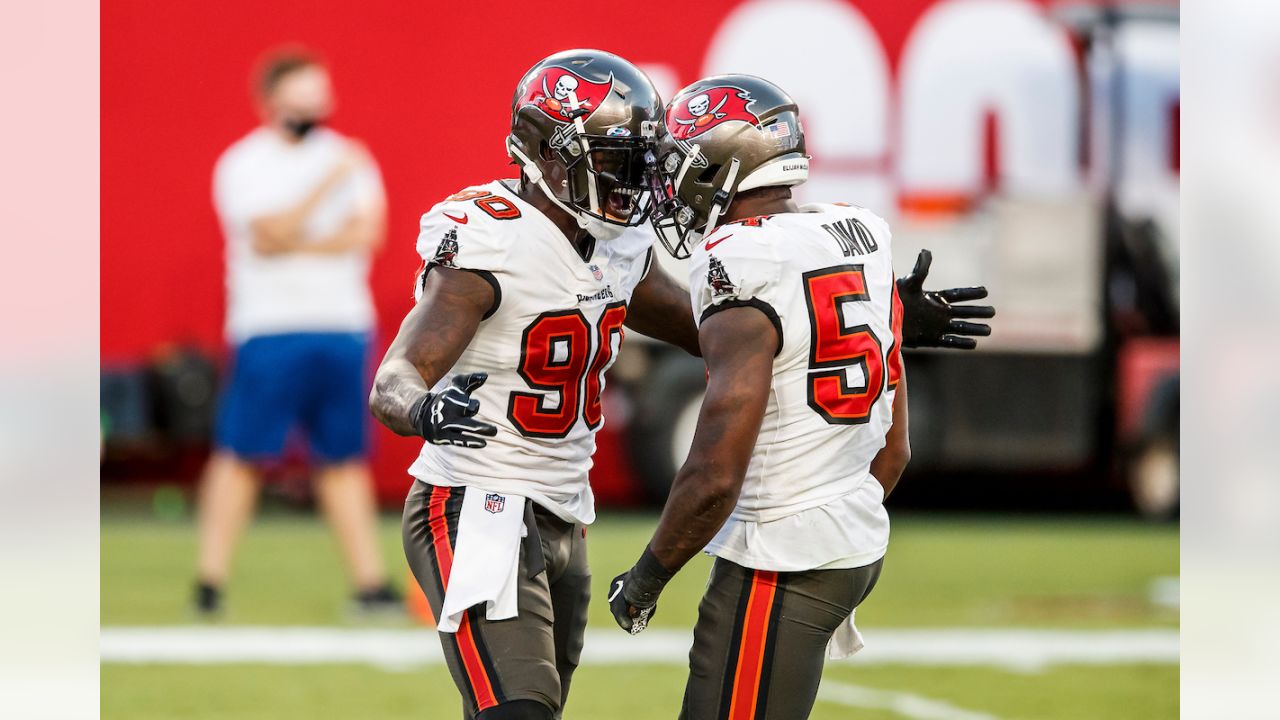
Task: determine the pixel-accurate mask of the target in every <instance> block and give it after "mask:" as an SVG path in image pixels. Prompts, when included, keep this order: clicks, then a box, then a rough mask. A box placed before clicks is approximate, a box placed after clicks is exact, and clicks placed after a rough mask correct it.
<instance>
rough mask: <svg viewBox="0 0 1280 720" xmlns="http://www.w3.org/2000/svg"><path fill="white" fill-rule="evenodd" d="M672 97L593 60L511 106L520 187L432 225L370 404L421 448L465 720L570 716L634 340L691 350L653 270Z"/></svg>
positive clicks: (437, 215) (542, 78)
mask: <svg viewBox="0 0 1280 720" xmlns="http://www.w3.org/2000/svg"><path fill="white" fill-rule="evenodd" d="M662 112H663V106H662V100H661V99H660V98H659V96H658V93H657V91H656V90H655V89H654V87H653V85H652V84H651V83H650V81H649V79H648V78H647V77H646V76H645V75H644V73H642V72H641V71H640V70H639V69H637V68H636V67H635V66H633V65H632V64H630V63H628V62H627V61H625V60H623V59H621V58H619V57H616V56H614V55H611V54H609V53H606V52H600V51H597V50H572V51H567V52H562V53H558V54H555V55H552V56H550V57H548V58H546V59H544V60H542V61H541V62H539V63H537V64H536V65H534V66H533V68H532V69H530V70H529V71H528V73H526V74H525V76H524V77H523V78H522V79H521V80H520V82H519V85H518V86H517V89H516V93H515V96H514V98H513V101H512V124H511V133H510V135H509V136H508V138H507V149H508V153H509V155H510V156H511V158H512V160H513V161H514V162H515V164H516V165H518V166H519V167H520V169H521V173H520V178H519V179H518V180H498V181H494V182H490V183H487V184H484V185H479V186H475V187H471V188H467V189H465V190H462V191H461V192H459V193H457V194H455V195H453V196H451V197H449V198H447V199H446V200H445V201H444V202H441V203H440V204H438V205H436V206H435V207H434V208H432V209H431V210H430V211H429V212H428V213H426V214H425V215H424V216H423V217H422V222H421V232H420V234H419V236H418V243H417V247H418V252H419V254H420V255H421V256H422V258H423V261H424V267H423V270H422V273H421V274H420V276H419V277H418V280H417V285H416V288H415V296H416V298H417V304H416V306H415V307H414V308H413V310H412V311H410V312H409V314H408V315H407V316H406V317H405V319H404V322H403V324H402V326H401V328H400V332H399V334H398V335H397V337H396V339H395V340H394V342H393V343H392V345H391V347H390V349H389V350H388V351H387V355H386V358H385V359H384V360H383V362H382V365H381V367H380V368H379V370H378V373H377V376H376V379H375V382H374V390H373V393H372V396H371V398H370V406H371V409H372V411H373V413H374V415H375V416H377V417H378V419H379V420H381V421H382V422H383V423H384V424H385V425H387V426H388V427H389V428H391V429H392V430H394V431H396V432H397V433H400V434H402V435H418V436H421V437H423V438H425V439H426V441H427V442H426V443H424V445H423V448H422V452H421V454H420V456H419V457H418V459H417V461H416V462H414V464H413V466H412V468H411V469H410V472H411V473H412V474H413V475H414V476H415V477H416V478H417V482H415V483H414V488H413V490H412V491H411V492H410V494H409V497H408V500H407V502H406V504H405V516H404V525H403V529H404V545H405V553H406V556H407V558H408V560H409V563H410V567H411V568H412V569H413V572H414V574H415V576H416V577H417V579H418V582H419V583H420V584H421V585H422V587H423V590H424V591H425V593H426V595H427V598H428V600H429V601H430V604H431V608H432V610H433V612H434V613H435V616H436V618H437V619H438V629H439V630H441V633H440V638H441V642H442V644H443V646H444V650H445V657H446V659H447V661H448V665H449V669H450V671H451V673H452V675H453V678H454V681H455V683H456V684H457V686H458V688H459V691H460V693H461V694H462V696H463V710H464V714H465V716H466V717H468V718H470V717H478V718H481V720H502V719H504V718H552V717H559V716H560V713H561V711H562V708H563V705H564V701H565V698H566V696H567V693H568V689H569V682H570V679H571V677H572V674H573V671H574V669H575V668H576V667H577V664H578V658H579V655H580V653H581V650H582V640H583V633H584V630H585V626H586V618H587V602H588V599H589V596H590V587H589V582H590V573H589V571H588V569H587V557H586V548H585V537H586V529H585V528H586V525H588V524H590V523H591V522H592V520H594V519H595V508H594V501H593V498H592V495H591V488H590V486H589V485H588V483H587V473H588V471H589V470H590V468H591V455H592V453H593V452H594V450H595V432H596V430H598V429H599V428H600V427H601V425H602V423H603V421H604V419H603V416H602V410H601V402H600V398H601V392H602V390H603V388H604V373H605V371H606V370H607V369H608V368H609V366H610V365H611V364H612V363H613V361H614V358H615V357H616V354H617V351H618V347H619V344H620V343H621V341H622V334H623V328H624V326H625V327H626V328H631V329H635V330H637V331H639V332H642V333H644V334H646V335H649V336H651V337H655V338H658V339H660V340H664V341H666V342H669V343H672V344H675V345H677V346H680V347H683V348H685V349H686V350H688V351H689V352H691V353H695V354H696V353H697V352H698V337H697V329H696V327H695V326H694V323H693V318H692V313H691V310H690V306H689V297H688V293H687V291H686V290H684V289H683V288H682V287H681V286H680V285H679V284H677V283H676V282H675V281H674V280H673V279H672V278H671V277H670V276H669V275H667V274H665V273H664V272H663V271H662V270H661V268H660V267H659V266H658V265H657V264H656V263H652V248H653V244H654V243H653V239H654V234H653V229H652V228H651V227H650V226H649V224H648V217H649V211H650V210H651V203H652V198H653V195H652V190H653V188H654V186H655V184H656V177H657V173H656V163H655V159H654V156H653V154H652V150H653V148H654V144H653V140H654V137H655V134H656V131H657V130H658V129H659V128H660V127H661V122H662Z"/></svg>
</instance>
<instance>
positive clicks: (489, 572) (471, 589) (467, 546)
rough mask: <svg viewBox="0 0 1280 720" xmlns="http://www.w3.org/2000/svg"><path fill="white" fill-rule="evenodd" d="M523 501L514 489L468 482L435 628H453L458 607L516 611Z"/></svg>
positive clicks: (494, 615) (498, 614) (504, 613)
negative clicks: (490, 488)
mask: <svg viewBox="0 0 1280 720" xmlns="http://www.w3.org/2000/svg"><path fill="white" fill-rule="evenodd" d="M524 503H525V499H524V498H522V497H520V496H519V495H500V494H498V493H492V492H488V491H486V490H483V489H481V488H476V487H467V489H466V494H465V495H464V496H463V498H462V512H461V514H460V517H459V518H458V539H457V541H456V542H455V543H454V548H453V570H452V571H451V572H450V575H449V584H448V588H447V589H446V590H445V593H444V607H443V608H442V609H441V611H440V619H439V623H438V624H437V625H436V629H437V630H439V631H440V632H447V633H451V632H457V630H458V624H459V623H460V622H461V621H462V615H463V613H465V612H466V611H467V610H469V609H470V608H472V607H475V606H476V605H479V604H480V603H485V604H486V606H485V617H486V618H488V619H490V620H505V619H507V618H513V617H515V616H516V595H517V593H516V590H517V588H518V587H519V582H518V578H517V577H516V576H517V574H518V573H519V572H520V539H521V538H523V537H524V536H525V534H527V533H528V529H527V528H525V526H524Z"/></svg>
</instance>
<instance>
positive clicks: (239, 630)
mask: <svg viewBox="0 0 1280 720" xmlns="http://www.w3.org/2000/svg"><path fill="white" fill-rule="evenodd" d="M435 634H436V633H435V630H431V629H425V628H422V629H385V628H382V629H376V628H335V627H264V626H216V625H215V626H173V627H104V628H102V634H101V642H100V646H99V649H100V654H101V657H102V661H103V662H106V663H158V664H181V665H212V664H226V663H267V664H279V665H315V664H335V663H360V664H368V665H374V666H378V667H385V668H407V667H414V666H419V665H434V664H440V663H443V662H444V657H443V655H442V654H441V652H440V643H439V641H438V640H437V639H436V637H435ZM692 639H693V633H692V631H690V630H683V631H681V630H658V629H654V630H648V631H646V632H645V633H644V634H642V635H638V636H636V637H629V636H627V635H624V634H623V633H622V632H621V631H614V630H588V631H587V638H586V648H585V650H584V657H583V662H584V663H588V664H593V665H619V664H636V663H651V664H660V665H684V664H685V663H686V662H687V661H688V654H689V646H690V644H691V642H692ZM838 662H840V663H845V662H848V663H850V664H853V665H886V664H904V665H985V666H995V667H1002V668H1008V669H1014V670H1037V669H1041V668H1044V667H1048V666H1051V665H1055V664H1060V663H1072V664H1088V665H1115V664H1121V663H1164V664H1167V663H1177V662H1178V631H1177V630H1174V629H1151V630H1019V629H989V630H986V629H972V628H965V629H957V628H932V629H924V628H921V629H909V630H904V629H898V630H875V629H872V630H871V631H870V632H869V633H867V647H866V648H865V649H864V650H862V651H861V652H859V653H858V654H857V655H855V656H853V657H852V658H850V659H849V660H842V661H838Z"/></svg>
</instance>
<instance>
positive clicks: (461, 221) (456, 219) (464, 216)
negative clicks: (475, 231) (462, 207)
mask: <svg viewBox="0 0 1280 720" xmlns="http://www.w3.org/2000/svg"><path fill="white" fill-rule="evenodd" d="M441 214H442V215H444V216H445V217H447V218H449V219H450V220H452V221H454V222H456V223H458V224H459V225H466V224H467V214H466V213H463V214H462V217H460V218H459V217H454V216H452V215H450V214H449V213H441Z"/></svg>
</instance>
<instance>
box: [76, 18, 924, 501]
mask: <svg viewBox="0 0 1280 720" xmlns="http://www.w3.org/2000/svg"><path fill="white" fill-rule="evenodd" d="M933 3H934V0H861V1H859V2H856V3H850V4H852V5H856V6H857V8H858V9H859V10H860V11H861V12H862V13H863V14H864V15H865V16H866V17H867V19H868V20H870V21H871V24H872V25H873V26H874V27H875V29H876V31H877V32H878V34H879V36H880V39H881V42H882V43H883V44H884V46H885V50H886V54H887V55H888V58H889V60H890V62H891V63H896V61H897V57H898V55H899V50H900V48H901V45H902V43H903V41H904V39H905V38H906V36H907V33H908V31H909V30H910V28H911V26H912V24H913V23H914V22H915V21H916V19H917V18H918V17H919V16H920V14H921V13H922V12H923V10H924V9H926V8H927V7H928V6H929V5H932V4H933ZM738 4H739V2H738V0H701V1H698V2H693V1H682V2H654V3H645V4H638V5H637V4H609V3H599V2H592V3H588V2H581V1H577V0H560V1H559V2H556V3H545V4H544V3H528V2H517V1H513V0H490V1H489V2H484V3H431V2H406V1H405V0H366V1H365V2H361V3H352V2H346V1H343V0H307V1H306V2H301V1H297V0H289V1H279V0H277V1H275V2H265V3H264V2H257V1H250V0H233V1H229V2H220V3H204V2H194V1H193V0H178V1H176V2H151V1H143V0H117V1H116V2H112V3H108V4H107V5H106V6H104V8H103V15H102V89H103V93H102V141H103V142H102V194H103V198H102V200H103V202H102V221H103V222H102V249H103V252H102V328H101V329H102V356H103V360H104V362H113V361H132V360H138V359H141V358H143V357H145V356H146V355H147V354H148V353H149V352H151V351H152V350H153V349H154V348H156V347H157V346H158V345H161V344H163V343H166V342H171V341H179V342H190V343H193V344H195V345H198V346H200V347H203V348H205V349H208V350H211V351H215V352H221V350H222V340H221V325H222V316H223V284H222V283H223V272H222V239H221V237H220V234H219V231H218V227H217V223H216V220H215V217H214V213H213V209H212V204H211V201H210V176H211V173H212V168H213V164H214V161H215V159H216V158H217V156H218V155H219V153H221V152H222V150H223V149H225V148H226V147H227V145H229V144H230V143H231V142H233V141H234V140H236V139H237V138H239V137H240V136H242V135H244V134H245V133H246V132H248V131H249V130H250V129H251V128H252V127H253V126H254V125H255V123H256V122H257V120H256V117H255V115H254V112H253V109H252V105H251V102H250V96H249V74H250V72H251V69H252V67H253V64H254V62H255V60H256V59H257V58H258V57H259V56H260V55H261V54H262V53H263V51H264V50H266V49H268V48H271V47H274V46H277V45H280V44H282V43H286V42H297V43H301V44H304V45H306V46H308V47H310V48H312V49H314V50H316V51H318V52H320V53H321V54H322V55H323V56H324V57H325V58H326V59H327V60H328V62H329V64H330V66H331V69H332V73H333V77H334V81H335V85H336V88H337V92H338V100H339V107H338V112H337V114H336V115H335V117H334V118H333V125H334V126H335V127H337V128H338V129H340V130H342V131H344V132H346V133H348V134H351V135H354V136H356V137H359V138H361V139H363V140H364V141H365V142H366V143H367V144H368V145H369V147H370V148H371V150H372V151H373V153H374V155H375V156H376V157H377V159H378V161H379V163H380V165H381V168H382V172H383V175H384V179H385V182H386V186H387V191H388V200H389V228H390V235H389V242H388V244H387V247H386V249H385V250H384V251H383V252H382V254H381V256H380V257H379V258H378V259H377V262H376V263H375V264H374V267H373V273H372V284H373V289H374V294H375V298H376V301H377V305H378V309H379V312H380V314H381V337H380V339H379V343H380V349H381V347H385V343H386V342H387V341H388V340H389V339H390V337H391V335H392V334H393V333H394V330H395V327H396V325H397V323H398V320H399V318H400V317H402V316H403V314H404V313H405V312H406V311H407V310H408V308H409V305H410V303H411V295H410V288H411V280H412V277H413V273H414V271H415V270H416V269H417V267H418V259H417V257H416V255H415V253H414V250H413V243H414V239H415V236H416V230H417V220H418V217H419V215H420V214H421V213H422V212H423V211H425V210H426V209H427V208H428V207H430V206H431V205H432V204H433V203H434V202H436V201H437V200H439V199H440V198H442V197H443V196H445V195H447V194H449V193H451V192H453V191H455V190H457V189H458V188H460V187H463V186H466V185H469V184H473V183H476V182H483V181H487V180H490V179H492V178H494V177H497V176H503V175H506V174H508V170H507V169H506V164H507V160H506V157H505V155H504V153H503V149H502V147H503V146H502V139H503V137H504V135H505V133H506V130H507V123H508V113H509V103H510V98H511V92H512V89H513V87H514V84H515V82H516V80H517V79H519V77H520V76H521V74H522V73H523V72H524V70H526V69H527V68H528V66H529V65H531V64H532V63H533V62H535V61H536V60H538V59H539V58H541V57H543V56H545V55H547V54H550V53H552V52H555V51H557V50H561V49H565V48H570V47H599V48H602V49H607V50H611V51H613V52H616V53H618V54H620V55H622V56H624V57H626V58H628V59H630V60H632V61H634V62H638V63H650V62H663V63H667V64H669V65H670V66H671V67H672V68H674V70H675V71H676V73H677V75H678V77H677V80H678V81H679V82H680V83H681V84H685V83H688V82H691V81H693V80H695V79H697V77H698V73H699V71H700V69H701V67H702V63H703V58H704V54H705V53H706V50H707V45H708V40H709V38H710V37H711V36H712V35H713V33H714V32H715V30H716V28H717V26H718V25H720V23H721V22H722V21H723V20H724V18H725V17H726V15H727V14H728V13H729V12H730V11H731V10H732V9H733V8H734V7H735V6H737V5H738ZM660 8H665V10H666V12H660V10H659V9H660ZM779 30H780V35H779V43H789V44H793V43H801V44H802V43H803V40H804V29H803V28H780V29H779ZM792 48H793V49H794V45H793V46H792ZM773 50H774V49H772V48H769V47H761V48H760V52H762V53H769V52H772V51H773ZM808 50H811V51H813V52H814V53H815V56H817V53H819V52H820V51H821V50H823V49H820V48H809V49H808ZM826 50H832V49H826ZM837 51H838V50H837ZM377 447H378V449H377V451H376V453H375V458H374V461H375V470H376V472H377V473H378V475H379V477H380V478H383V479H386V478H394V480H391V482H393V483H400V482H403V481H404V478H405V476H404V468H405V467H406V466H407V464H408V462H409V460H410V459H411V457H412V456H413V454H414V452H415V451H416V447H417V443H415V442H413V441H412V440H404V439H398V438H393V436H391V435H390V434H389V433H386V432H383V431H382V430H381V429H379V436H378V440H377Z"/></svg>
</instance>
